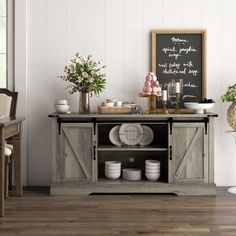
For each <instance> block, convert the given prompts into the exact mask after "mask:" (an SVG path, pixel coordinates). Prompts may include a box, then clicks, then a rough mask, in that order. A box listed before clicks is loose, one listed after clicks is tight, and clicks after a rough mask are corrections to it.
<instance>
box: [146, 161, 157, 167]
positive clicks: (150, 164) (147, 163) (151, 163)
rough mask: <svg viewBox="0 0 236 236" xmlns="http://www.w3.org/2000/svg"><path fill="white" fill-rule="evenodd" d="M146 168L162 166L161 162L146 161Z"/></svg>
mask: <svg viewBox="0 0 236 236" xmlns="http://www.w3.org/2000/svg"><path fill="white" fill-rule="evenodd" d="M145 164H146V166H160V164H161V163H160V161H156V160H146V161H145Z"/></svg>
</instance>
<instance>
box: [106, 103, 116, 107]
mask: <svg viewBox="0 0 236 236" xmlns="http://www.w3.org/2000/svg"><path fill="white" fill-rule="evenodd" d="M113 106H114V102H106V103H105V107H113Z"/></svg>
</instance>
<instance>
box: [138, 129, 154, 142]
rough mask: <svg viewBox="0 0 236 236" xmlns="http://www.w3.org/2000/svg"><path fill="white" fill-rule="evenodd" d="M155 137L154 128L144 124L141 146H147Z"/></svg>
mask: <svg viewBox="0 0 236 236" xmlns="http://www.w3.org/2000/svg"><path fill="white" fill-rule="evenodd" d="M153 138H154V133H153V131H152V129H151V128H150V127H149V126H146V125H143V138H142V140H141V142H140V143H139V145H141V146H147V145H149V144H150V143H151V142H152V141H153Z"/></svg>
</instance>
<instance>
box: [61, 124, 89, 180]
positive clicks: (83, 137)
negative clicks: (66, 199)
mask: <svg viewBox="0 0 236 236" xmlns="http://www.w3.org/2000/svg"><path fill="white" fill-rule="evenodd" d="M92 137H93V126H92V124H87V123H84V124H83V123H82V124H78V123H76V124H75V123H71V124H70V123H64V124H62V126H61V163H60V165H61V167H60V169H61V181H62V182H63V181H87V182H90V181H91V179H92V142H93V140H92Z"/></svg>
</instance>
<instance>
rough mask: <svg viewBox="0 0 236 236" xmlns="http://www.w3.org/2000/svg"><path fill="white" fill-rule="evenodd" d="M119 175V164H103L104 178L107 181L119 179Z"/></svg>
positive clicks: (114, 162) (116, 162)
mask: <svg viewBox="0 0 236 236" xmlns="http://www.w3.org/2000/svg"><path fill="white" fill-rule="evenodd" d="M120 174H121V162H119V161H106V162H105V176H106V177H107V178H108V179H119V178H120Z"/></svg>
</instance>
